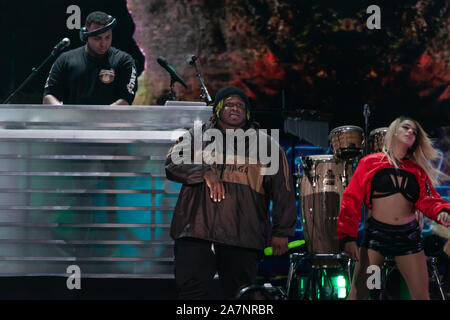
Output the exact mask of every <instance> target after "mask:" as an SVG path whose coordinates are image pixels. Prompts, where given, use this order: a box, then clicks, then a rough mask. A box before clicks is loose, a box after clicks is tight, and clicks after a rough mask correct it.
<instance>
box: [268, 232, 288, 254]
mask: <svg viewBox="0 0 450 320" xmlns="http://www.w3.org/2000/svg"><path fill="white" fill-rule="evenodd" d="M272 249H273V255H274V256H281V255H282V254H284V253H286V251H288V238H287V237H275V236H272Z"/></svg>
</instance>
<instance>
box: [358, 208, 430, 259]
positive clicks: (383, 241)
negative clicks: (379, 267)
mask: <svg viewBox="0 0 450 320" xmlns="http://www.w3.org/2000/svg"><path fill="white" fill-rule="evenodd" d="M361 246H362V247H365V248H368V249H372V250H375V251H378V252H380V253H381V254H382V255H383V256H385V257H396V256H404V255H408V254H413V253H417V252H420V251H422V250H423V237H422V231H421V230H420V226H419V222H418V221H417V220H416V219H414V220H413V221H411V222H409V223H407V224H403V225H391V224H386V223H383V222H380V221H377V220H375V219H373V218H372V217H371V218H369V219H367V222H366V226H365V228H364V237H363V241H362V243H361Z"/></svg>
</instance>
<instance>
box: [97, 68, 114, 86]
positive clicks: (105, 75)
mask: <svg viewBox="0 0 450 320" xmlns="http://www.w3.org/2000/svg"><path fill="white" fill-rule="evenodd" d="M98 77H99V79H100V81H101V82H103V83H111V82H113V81H114V78H115V77H116V73H115V72H114V69H110V70H106V69H102V70H100V72H99V74H98Z"/></svg>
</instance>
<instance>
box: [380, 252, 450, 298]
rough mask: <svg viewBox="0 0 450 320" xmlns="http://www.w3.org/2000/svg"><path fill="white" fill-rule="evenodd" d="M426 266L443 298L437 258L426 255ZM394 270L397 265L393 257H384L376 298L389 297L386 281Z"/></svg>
mask: <svg viewBox="0 0 450 320" xmlns="http://www.w3.org/2000/svg"><path fill="white" fill-rule="evenodd" d="M427 268H428V270H430V269H431V270H430V271H431V276H432V279H433V280H434V281H436V284H437V287H438V288H439V293H440V296H441V298H442V300H446V299H445V294H444V290H443V288H442V286H443V284H442V282H441V280H440V279H439V273H438V269H437V258H436V257H427ZM394 270H398V268H397V266H396V265H395V260H394V258H391V257H386V258H385V260H384V263H383V265H382V267H381V290H380V291H379V295H378V297H375V298H376V299H378V300H386V299H389V298H390V296H389V293H388V282H389V279H390V278H389V277H390V276H391V275H392V272H393V271H394Z"/></svg>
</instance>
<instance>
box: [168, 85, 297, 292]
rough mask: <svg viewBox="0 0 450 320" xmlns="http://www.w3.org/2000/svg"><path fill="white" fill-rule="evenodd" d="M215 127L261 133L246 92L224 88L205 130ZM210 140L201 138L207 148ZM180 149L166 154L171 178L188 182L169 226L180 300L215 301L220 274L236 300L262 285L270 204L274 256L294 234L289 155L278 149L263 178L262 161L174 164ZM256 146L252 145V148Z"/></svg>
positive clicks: (222, 283)
mask: <svg viewBox="0 0 450 320" xmlns="http://www.w3.org/2000/svg"><path fill="white" fill-rule="evenodd" d="M209 129H219V130H220V132H223V133H225V132H226V130H227V129H232V130H236V129H243V130H252V129H253V130H255V132H256V131H258V126H257V124H256V123H254V122H252V120H251V113H250V103H249V99H248V97H247V95H246V94H245V93H244V92H243V91H242V90H241V89H239V88H236V87H225V88H222V89H221V90H219V91H218V92H217V94H216V96H215V99H214V108H213V116H212V117H211V121H210V123H208V124H204V125H203V126H202V132H203V133H204V132H206V131H207V130H209ZM187 135H190V137H188V136H184V137H183V139H182V140H180V141H184V139H186V141H193V137H194V130H193V129H191V130H190V131H189V132H188V133H187ZM266 137H267V136H266ZM210 143H211V142H210V141H203V142H202V150H203V151H205V148H206V147H207V146H208V144H210ZM227 143H228V142H227ZM233 143H234V142H233ZM175 147H176V146H174V147H172V149H171V150H170V151H169V153H168V156H167V160H166V176H167V178H168V179H170V180H172V181H175V182H179V183H182V184H183V185H182V188H181V192H180V195H179V198H178V202H177V205H176V208H175V211H174V214H173V219H172V224H171V236H172V238H174V239H175V249H174V252H175V279H176V283H177V287H178V290H179V298H180V299H209V298H210V297H211V291H210V290H211V284H212V282H211V281H212V280H213V278H214V275H215V273H216V272H217V273H218V275H219V279H220V284H221V287H222V291H223V297H224V298H226V299H233V298H236V297H237V295H238V293H239V290H240V289H242V288H243V287H245V286H248V285H252V284H255V282H256V276H257V274H258V264H259V262H260V260H261V258H262V252H263V249H264V247H265V246H266V245H268V243H266V238H267V234H268V227H270V212H269V205H270V201H271V200H272V202H273V210H272V230H271V235H272V237H271V243H270V244H271V245H272V247H273V252H274V254H275V255H281V254H283V253H285V252H286V251H287V249H288V247H287V244H288V237H289V236H293V235H294V232H295V225H296V221H297V214H296V204H295V198H294V190H293V188H292V178H291V175H290V174H289V166H288V163H287V159H286V156H285V154H284V151H283V150H282V149H281V148H280V147H279V145H277V147H276V148H275V149H274V150H273V151H274V152H278V153H279V158H280V159H281V161H279V169H278V170H277V172H276V173H275V174H273V175H261V171H260V169H261V167H262V166H263V165H262V164H261V162H260V161H259V159H258V161H257V162H250V161H246V162H245V163H244V164H242V163H237V164H236V163H231V164H230V163H228V162H225V161H224V163H225V164H221V163H213V164H208V163H206V162H205V161H203V162H202V163H200V164H196V163H192V164H191V163H188V164H186V163H183V164H175V163H174V162H175V161H173V156H174V154H175ZM252 147H255V145H253V146H246V151H248V149H249V148H252ZM276 149H279V150H276ZM193 151H194V152H195V150H193ZM194 152H192V153H191V154H193V153H194ZM225 153H226V152H225ZM248 154H249V153H246V157H247V156H248ZM224 156H226V157H228V156H229V155H227V154H224ZM233 157H234V155H233ZM234 159H235V160H236V159H237V158H234ZM247 160H249V159H248V157H247Z"/></svg>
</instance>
